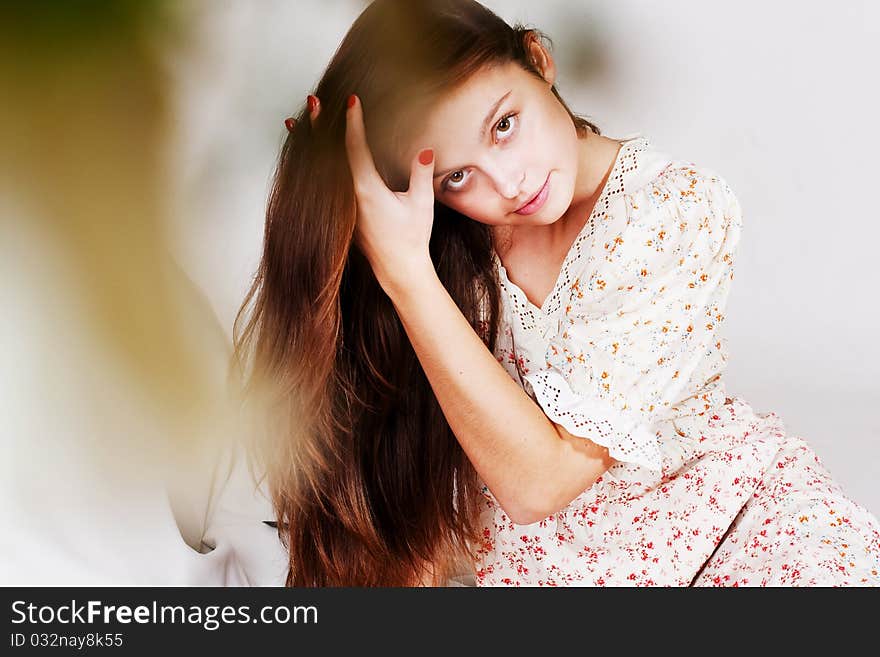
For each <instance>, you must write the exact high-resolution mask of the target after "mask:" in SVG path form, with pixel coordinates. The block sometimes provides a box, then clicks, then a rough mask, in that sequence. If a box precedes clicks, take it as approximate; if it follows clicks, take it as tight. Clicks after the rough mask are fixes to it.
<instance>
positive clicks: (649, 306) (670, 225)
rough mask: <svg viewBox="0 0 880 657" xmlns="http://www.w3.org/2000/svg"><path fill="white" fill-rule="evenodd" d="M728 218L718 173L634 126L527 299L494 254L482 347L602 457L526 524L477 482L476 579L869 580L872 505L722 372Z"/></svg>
mask: <svg viewBox="0 0 880 657" xmlns="http://www.w3.org/2000/svg"><path fill="white" fill-rule="evenodd" d="M741 230H742V215H741V211H740V206H739V203H738V201H737V199H736V197H735V196H734V194H733V192H732V191H731V189H730V187H729V186H728V185H727V184H726V182H725V181H724V180H723V179H722V178H720V177H719V176H717V175H715V174H714V173H712V172H711V171H709V170H708V169H706V168H704V167H698V166H697V165H695V164H692V163H689V162H682V161H678V160H673V159H671V158H669V157H667V156H666V155H664V154H663V153H660V152H658V151H656V150H655V149H654V148H653V147H652V146H651V144H650V143H649V142H648V140H647V139H645V138H644V137H635V138H632V139H629V140H624V141H623V143H622V146H621V149H620V152H619V153H618V156H617V159H616V161H615V163H614V165H613V167H612V172H611V174H610V175H609V179H608V183H607V184H606V185H605V187H604V189H603V191H602V193H601V194H600V197H599V200H598V201H597V203H596V205H595V207H594V209H593V211H592V213H591V215H590V217H589V220H588V221H587V222H586V224H585V225H584V228H583V229H582V231H581V233H580V234H579V235H578V237H577V238H576V239H575V241H574V244H573V245H572V248H571V250H570V252H569V254H568V255H567V257H566V259H565V262H564V263H563V266H562V269H561V271H560V275H559V278H558V280H557V282H556V285H555V286H554V289H553V291H552V292H551V293H550V295H548V297H547V299H546V301H545V302H544V304H543V306H542V307H541V308H538V307H536V306H535V305H534V304H532V303H531V302H530V301H529V300H528V299H527V298H526V295H525V293H524V292H523V291H522V290H521V289H519V288H518V287H517V286H516V285H515V284H513V283H512V282H511V281H510V280H509V279H508V277H507V272H506V270H505V268H504V266H503V265H502V264H501V262H500V259H498V258H497V257H496V265H497V267H498V271H499V278H500V280H501V283H502V299H503V306H504V307H503V315H502V322H501V326H500V327H499V335H498V341H497V345H496V350H495V356H496V358H497V359H498V361H499V362H500V363H501V364H502V365H503V366H504V367H505V369H506V370H507V372H508V373H509V374H510V376H511V377H512V378H513V379H514V380H516V381H517V382H518V383H519V384H520V385H521V386H522V387H523V389H524V390H525V391H526V393H527V394H529V395H530V396H531V397H532V399H534V400H535V402H536V403H537V404H539V405H540V406H541V407H542V409H543V410H544V412H545V413H546V414H547V415H548V417H549V418H550V419H552V420H553V421H555V422H558V423H559V424H561V425H563V426H564V427H565V428H566V429H567V430H568V431H569V432H571V433H572V434H574V435H579V436H583V437H585V438H588V439H590V440H593V441H594V442H596V443H599V444H601V445H604V446H607V447H608V448H609V451H610V453H611V454H612V456H614V457H615V458H616V459H617V462H616V463H615V464H614V465H613V466H612V467H611V468H610V469H609V470H608V471H607V472H605V473H604V474H603V475H602V477H600V478H599V480H598V481H596V483H595V484H594V485H593V486H591V487H590V488H589V489H587V490H585V491H584V492H583V493H582V494H581V495H579V496H578V497H577V498H576V499H575V500H573V501H572V502H571V503H570V504H569V505H568V506H566V507H565V508H564V509H562V510H560V511H559V512H558V513H555V514H553V515H551V516H549V517H547V518H545V519H543V520H541V521H539V522H536V523H533V524H530V525H517V524H514V523H512V522H511V521H510V519H509V518H508V517H507V515H506V513H505V512H504V510H503V509H502V508H501V507H500V505H499V504H498V503H497V501H496V500H495V498H494V496H493V495H492V493H491V491H490V490H489V489H488V488H487V487H485V486H484V487H483V496H484V502H485V509H484V513H483V541H482V544H481V545H479V546H476V553H477V557H478V559H477V562H476V563H475V570H476V583H477V585H480V586H504V585H515V586H520V585H526V586H559V585H563V586H564V585H587V586H689V585H692V586H767V585H770V586H775V585H785V586H788V585H812V586H815V585H843V586H866V585H871V586H877V585H880V522H878V520H877V518H875V517H874V516H873V515H872V514H871V513H870V512H868V511H867V510H866V509H865V508H863V507H862V506H860V505H858V504H857V503H856V502H854V501H852V500H850V499H849V498H848V497H847V496H846V495H845V494H844V492H843V490H842V489H841V487H840V485H839V484H838V483H836V482H835V481H834V480H833V478H832V477H831V475H830V473H829V472H828V471H827V469H826V468H825V467H824V466H823V465H822V463H821V462H820V461H819V459H818V457H817V456H816V454H815V453H814V452H813V450H812V449H811V448H810V446H809V445H808V444H807V443H806V442H805V441H804V440H803V439H802V438H800V437H797V436H793V435H790V434H788V433H787V432H786V430H785V427H784V425H783V423H782V421H781V419H780V418H779V417H778V416H777V415H776V414H775V413H772V412H771V413H764V414H758V413H756V412H755V411H754V410H753V409H752V407H751V406H750V405H749V404H748V403H747V402H746V401H745V400H743V399H741V398H739V397H737V396H735V395H734V396H728V395H727V392H726V390H725V387H724V383H723V381H722V373H723V369H724V366H725V363H726V362H727V359H728V354H727V351H726V342H725V339H724V338H723V336H721V335H720V333H719V329H720V327H721V325H722V323H723V319H724V309H725V304H726V300H727V296H728V294H729V290H730V285H731V281H732V280H733V264H734V260H735V255H736V248H737V245H738V242H739V237H740V232H741Z"/></svg>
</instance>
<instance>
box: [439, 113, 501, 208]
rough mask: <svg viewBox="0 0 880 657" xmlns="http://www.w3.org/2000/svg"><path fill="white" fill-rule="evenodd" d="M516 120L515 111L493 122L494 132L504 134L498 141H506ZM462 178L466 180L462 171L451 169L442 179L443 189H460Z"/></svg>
mask: <svg viewBox="0 0 880 657" xmlns="http://www.w3.org/2000/svg"><path fill="white" fill-rule="evenodd" d="M517 121H518V117H517V114H516V112H510V113H509V114H505V115H504V116H502V117H501V118H500V119H499V120H498V123H496V124H495V133H496V134H501V135H505V136H504V137H503V138H502V139H500V140H499V141H507V140H508V139H510V138H511V137H510V136H509V135H512V134H513V132H514V128H515V127H516V125H517ZM464 180H466V178H465V174H464V171H461V170H459V171H453V172H452V173H451V174H449V176H447V177H446V179H445V180H444V181H443V185H442V187H443V191H451V192H456V191H459V190H461V189H462V188H463V187H464V185H462V184H461V183H462V182H463V181H464Z"/></svg>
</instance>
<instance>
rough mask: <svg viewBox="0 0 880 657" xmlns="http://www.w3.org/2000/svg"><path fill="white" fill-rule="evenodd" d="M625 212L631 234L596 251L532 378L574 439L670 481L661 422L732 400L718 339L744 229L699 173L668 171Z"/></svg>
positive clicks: (624, 232)
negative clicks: (720, 399)
mask: <svg viewBox="0 0 880 657" xmlns="http://www.w3.org/2000/svg"><path fill="white" fill-rule="evenodd" d="M622 202H623V206H622V207H621V208H620V209H619V211H622V212H625V213H626V221H625V224H624V226H623V228H622V229H621V230H620V231H618V232H617V234H608V235H606V236H603V239H602V240H600V242H599V243H596V244H594V249H593V253H592V254H591V256H590V259H591V262H590V263H589V264H588V266H586V267H585V268H584V269H583V272H582V275H581V276H580V277H575V279H574V282H573V284H572V286H571V301H570V303H569V304H568V306H567V307H566V308H565V314H564V320H563V322H562V323H561V327H560V330H559V332H558V334H556V335H555V336H554V337H552V338H551V339H550V341H549V345H548V347H547V350H546V353H545V354H544V360H545V363H544V365H543V367H541V368H540V369H533V370H532V371H530V372H529V373H527V374H526V375H525V379H526V380H527V381H528V383H529V385H530V386H531V388H532V390H533V392H534V397H535V399H536V401H537V402H538V403H539V404H540V405H541V407H542V408H543V409H544V411H545V413H546V414H547V416H548V417H549V418H550V419H552V420H553V421H554V422H557V423H558V424H561V425H562V426H564V427H565V428H566V429H567V430H568V431H569V432H570V433H571V434H573V435H577V436H581V437H585V438H589V439H590V440H592V441H594V442H596V443H598V444H600V445H603V446H605V447H608V448H609V453H610V454H611V456H612V457H614V458H616V459H617V460H620V461H629V462H633V463H638V464H641V465H645V466H647V467H649V468H652V469H655V470H661V469H662V451H661V446H660V444H659V438H658V428H657V423H658V422H662V421H664V420H666V419H669V417H670V416H671V415H672V413H673V411H674V410H675V409H677V408H680V407H681V405H682V404H685V403H689V404H690V406H691V408H693V409H695V412H702V411H703V410H708V408H710V407H711V406H712V401H713V400H712V399H711V398H710V396H709V394H707V393H708V392H710V391H713V392H715V393H716V397H717V393H719V392H721V393H722V396H723V388H722V387H721V384H720V376H721V372H722V370H723V367H724V364H725V362H726V360H727V356H726V351H725V341H724V340H723V338H722V337H721V336H720V333H719V329H720V326H721V324H722V322H723V319H724V310H725V304H726V300H727V296H728V293H729V289H730V283H731V280H732V279H733V261H734V255H735V252H736V247H737V245H738V242H739V237H740V230H741V228H742V218H741V212H740V206H739V203H738V201H737V199H736V198H735V196H734V195H733V192H732V191H731V189H730V187H729V186H728V185H727V183H726V182H725V181H724V180H722V179H721V178H720V177H718V176H716V175H713V174H712V173H710V172H708V171H706V170H705V169H698V168H696V167H695V166H693V165H690V164H684V165H682V164H680V163H672V164H670V165H669V166H668V167H667V168H666V169H665V170H664V171H663V172H662V173H661V174H660V175H658V176H657V177H656V178H655V179H654V180H653V181H651V182H650V183H648V184H647V185H644V186H643V187H642V188H640V189H638V190H636V191H635V192H633V193H627V194H624V195H623V197H622Z"/></svg>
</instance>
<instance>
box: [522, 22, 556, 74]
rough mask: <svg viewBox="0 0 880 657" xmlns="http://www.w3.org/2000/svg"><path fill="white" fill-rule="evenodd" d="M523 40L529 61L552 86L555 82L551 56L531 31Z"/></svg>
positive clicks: (553, 63) (554, 70) (554, 69)
mask: <svg viewBox="0 0 880 657" xmlns="http://www.w3.org/2000/svg"><path fill="white" fill-rule="evenodd" d="M525 40H526V51H527V52H528V53H529V59H531V60H532V63H533V64H534V65H535V67H536V68H537V69H538V70H539V71H540V72H541V75H542V76H544V79H545V80H546V81H547V84H549V85H551V86H552V85H553V83H554V82H556V62H554V61H553V55H551V54H550V51H549V50H548V49H547V48H545V47H544V44H543V43H542V42H541V39H540V38H539V37H538V34H537V33H536V32H534V31H533V30H532V31H529V32H527V33H526V36H525Z"/></svg>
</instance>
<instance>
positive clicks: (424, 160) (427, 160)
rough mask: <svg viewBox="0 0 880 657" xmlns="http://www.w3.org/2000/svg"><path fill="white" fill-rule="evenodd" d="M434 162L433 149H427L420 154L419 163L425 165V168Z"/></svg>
mask: <svg viewBox="0 0 880 657" xmlns="http://www.w3.org/2000/svg"><path fill="white" fill-rule="evenodd" d="M433 160H434V151H433V149H430V148H426V149H425V150H423V151H422V152H420V153H419V163H420V164H424V165H425V166H427V165H429V164H431V162H432V161H433Z"/></svg>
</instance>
